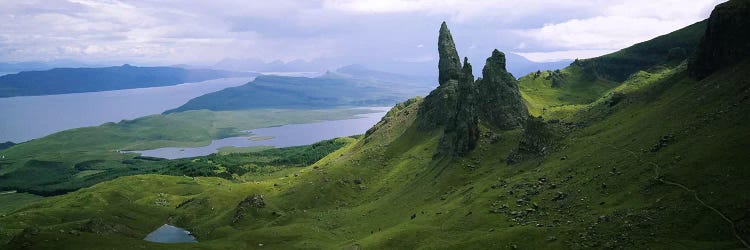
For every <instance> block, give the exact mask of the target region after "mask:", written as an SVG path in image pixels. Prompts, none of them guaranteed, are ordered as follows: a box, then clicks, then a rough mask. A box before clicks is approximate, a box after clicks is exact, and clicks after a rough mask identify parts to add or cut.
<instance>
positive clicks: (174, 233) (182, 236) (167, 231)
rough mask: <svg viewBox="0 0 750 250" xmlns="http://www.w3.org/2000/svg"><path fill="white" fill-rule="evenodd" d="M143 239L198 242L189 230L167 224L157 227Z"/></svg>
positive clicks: (160, 241)
mask: <svg viewBox="0 0 750 250" xmlns="http://www.w3.org/2000/svg"><path fill="white" fill-rule="evenodd" d="M143 240H145V241H150V242H158V243H184V242H198V241H197V240H196V239H195V237H193V235H192V234H191V233H190V231H188V230H185V229H183V228H179V227H175V226H172V225H169V224H164V225H162V226H161V227H159V228H157V229H156V230H154V231H153V232H151V233H150V234H148V235H146V238H143Z"/></svg>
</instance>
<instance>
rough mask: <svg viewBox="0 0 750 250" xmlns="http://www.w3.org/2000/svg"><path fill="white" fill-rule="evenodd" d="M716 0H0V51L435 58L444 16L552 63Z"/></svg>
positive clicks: (212, 57)
mask: <svg viewBox="0 0 750 250" xmlns="http://www.w3.org/2000/svg"><path fill="white" fill-rule="evenodd" d="M718 2H720V1H717V0H691V2H690V4H686V3H684V2H681V1H680V2H678V1H674V0H615V1H613V0H592V1H579V0H538V1H528V0H475V1H465V0H403V1H397V0H310V1H296V0H274V1H260V0H257V1H235V0H212V1H189V2H186V1H179V0H139V1H125V0H60V1H42V0H25V1H1V0H0V61H33V60H50V59H76V60H80V61H85V62H102V61H104V62H121V63H124V62H128V63H135V64H182V63H187V64H203V65H211V64H213V63H214V62H218V61H220V60H222V59H225V58H259V59H261V60H263V61H266V62H269V61H274V60H281V61H293V60H305V61H312V60H317V59H331V58H335V59H336V60H337V62H338V63H339V64H341V65H343V64H349V63H366V62H392V61H408V62H425V63H432V62H433V61H434V58H436V56H437V50H436V47H435V38H436V36H437V29H438V27H439V23H440V21H443V20H447V21H448V22H449V25H450V27H451V30H452V32H453V34H454V38H456V42H457V47H458V48H459V51H460V52H462V53H464V54H462V56H469V57H470V59H471V58H484V57H486V56H487V54H488V53H489V52H490V51H491V50H492V49H494V48H498V49H501V50H506V51H516V52H517V53H519V54H520V55H525V56H526V57H528V58H535V59H536V60H542V61H547V60H554V59H556V58H560V59H567V58H576V57H580V58H583V57H586V56H590V55H592V54H595V53H593V52H592V51H613V50H617V49H621V48H623V47H626V46H629V45H631V44H633V43H636V42H640V41H643V40H647V39H649V38H652V37H654V36H657V35H661V34H664V33H667V32H669V31H672V30H675V29H678V28H681V27H683V26H685V25H688V24H690V23H693V22H695V21H699V20H701V19H703V18H706V17H707V16H708V13H709V12H710V10H711V9H712V7H713V6H714V5H715V4H716V3H718ZM415 45H417V46H416V48H415ZM550 51H552V52H550ZM563 52H564V53H563ZM563 55H564V56H563ZM564 57H567V58H564Z"/></svg>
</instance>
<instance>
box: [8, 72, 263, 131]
mask: <svg viewBox="0 0 750 250" xmlns="http://www.w3.org/2000/svg"><path fill="white" fill-rule="evenodd" d="M252 79H253V78H248V77H241V78H224V79H217V80H210V81H204V82H196V83H185V84H180V85H174V86H166V87H154V88H140V89H125V90H113V91H102V92H89V93H76V94H62V95H46V96H20V97H8V98H0V120H1V121H2V122H0V142H4V141H13V142H24V141H28V140H31V139H35V138H40V137H43V136H46V135H49V134H52V133H55V132H59V131H63V130H67V129H72V128H79V127H87V126H96V125H100V124H103V123H106V122H118V121H120V120H123V119H135V118H138V117H142V116H147V115H153V114H160V113H162V112H164V111H166V110H168V109H172V108H176V107H179V106H180V105H182V104H184V103H185V102H187V101H188V100H190V99H192V98H195V97H198V96H200V95H203V94H206V93H210V92H215V91H219V90H222V89H225V88H228V87H234V86H239V85H243V84H245V83H247V82H249V81H251V80H252Z"/></svg>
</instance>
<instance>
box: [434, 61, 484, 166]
mask: <svg viewBox="0 0 750 250" xmlns="http://www.w3.org/2000/svg"><path fill="white" fill-rule="evenodd" d="M471 71H472V69H471V64H469V62H468V58H464V66H463V69H462V79H461V80H460V81H459V82H458V85H457V86H458V91H457V95H458V98H457V99H456V108H455V114H454V115H453V116H452V117H451V119H450V120H449V121H448V124H447V125H446V127H445V133H444V134H443V138H441V140H440V151H441V152H443V153H446V154H452V155H457V156H462V155H466V154H467V153H469V152H470V151H471V150H472V149H474V147H475V146H476V144H477V140H478V139H479V116H478V114H477V105H476V101H477V100H476V99H477V96H478V93H477V88H476V86H475V85H474V75H473V74H472V73H471Z"/></svg>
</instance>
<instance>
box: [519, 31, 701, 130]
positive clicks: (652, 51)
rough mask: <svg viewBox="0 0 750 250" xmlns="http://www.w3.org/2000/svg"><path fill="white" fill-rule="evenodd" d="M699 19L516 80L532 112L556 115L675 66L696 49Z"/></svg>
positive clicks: (698, 36) (698, 38) (534, 113)
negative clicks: (644, 74) (642, 73)
mask: <svg viewBox="0 0 750 250" xmlns="http://www.w3.org/2000/svg"><path fill="white" fill-rule="evenodd" d="M706 24H707V21H701V22H698V23H695V24H692V25H690V26H687V27H685V28H682V29H680V30H677V31H674V32H671V33H669V34H666V35H663V36H659V37H656V38H654V39H651V40H649V41H645V42H641V43H638V44H635V45H633V46H631V47H628V48H625V49H622V50H620V51H617V52H615V53H611V54H607V55H603V56H600V57H595V58H591V59H584V60H576V61H574V62H573V63H571V64H570V66H568V67H566V68H564V69H561V70H548V71H538V72H535V73H531V74H528V75H526V76H523V77H521V78H520V79H519V88H520V90H521V93H522V94H523V97H524V99H525V100H526V101H527V103H526V104H527V106H528V108H529V112H530V113H531V114H533V115H536V116H539V115H544V116H545V117H549V116H550V115H552V117H558V115H556V114H553V113H559V112H563V113H565V112H567V111H569V110H570V109H575V108H577V107H576V106H577V105H582V104H587V103H590V102H592V101H594V100H596V99H597V98H599V97H600V96H601V95H602V94H604V93H605V92H607V91H609V90H611V89H612V88H614V87H617V86H619V85H620V84H621V83H622V82H624V81H627V80H628V79H629V78H630V77H631V75H633V74H635V73H636V72H639V71H659V70H661V68H662V67H674V66H676V65H677V64H679V63H680V62H681V61H683V60H685V59H686V58H687V57H688V55H690V54H692V53H693V52H694V51H695V48H696V46H697V45H698V43H699V41H700V38H701V37H702V36H703V33H704V32H705V30H706Z"/></svg>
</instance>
